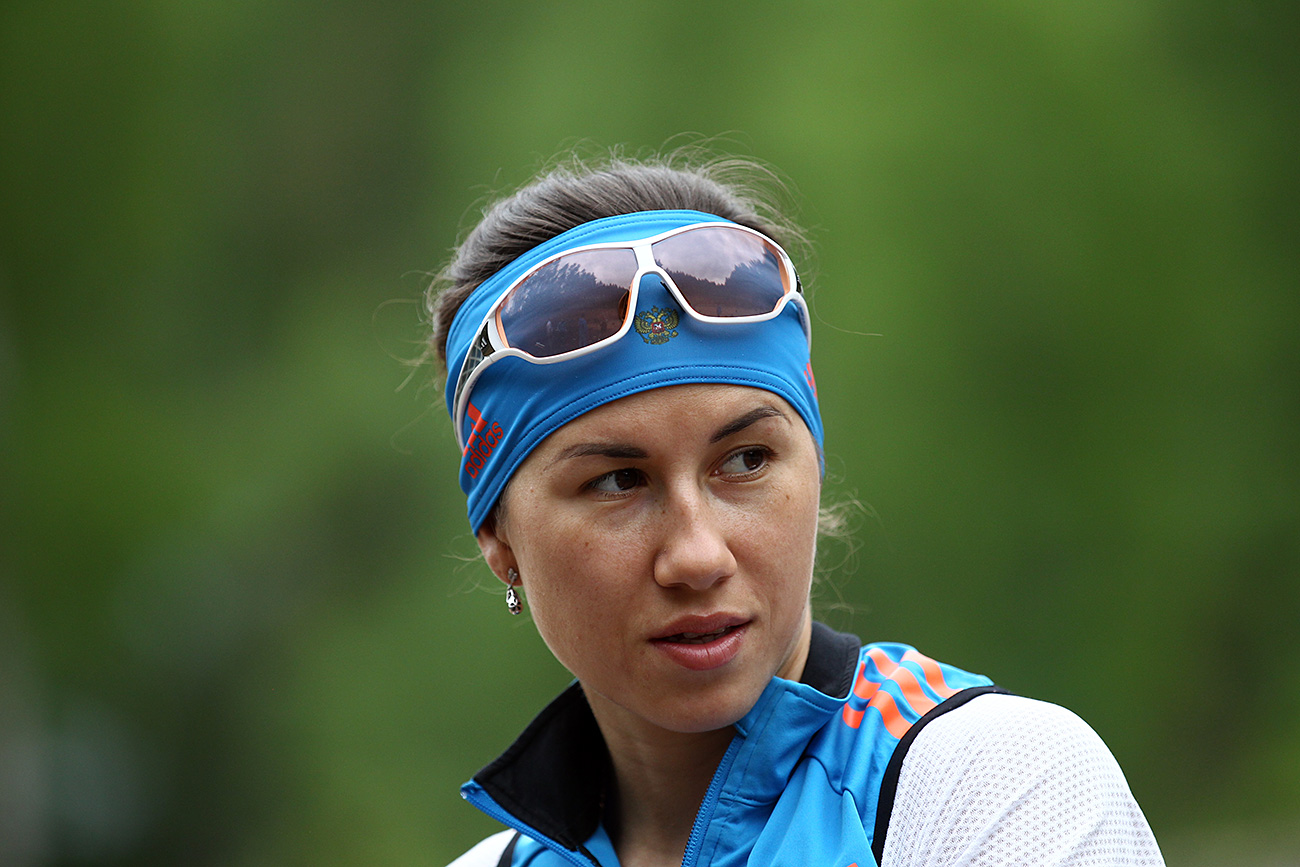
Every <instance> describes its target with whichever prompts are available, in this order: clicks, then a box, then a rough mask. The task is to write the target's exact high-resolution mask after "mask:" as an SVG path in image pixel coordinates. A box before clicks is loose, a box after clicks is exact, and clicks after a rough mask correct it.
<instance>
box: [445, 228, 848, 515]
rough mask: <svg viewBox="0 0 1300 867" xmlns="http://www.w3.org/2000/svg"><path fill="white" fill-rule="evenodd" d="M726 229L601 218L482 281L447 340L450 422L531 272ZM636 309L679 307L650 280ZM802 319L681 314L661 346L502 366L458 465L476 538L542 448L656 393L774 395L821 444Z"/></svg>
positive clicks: (480, 402) (632, 342)
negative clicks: (604, 409)
mask: <svg viewBox="0 0 1300 867" xmlns="http://www.w3.org/2000/svg"><path fill="white" fill-rule="evenodd" d="M720 219H721V218H719V217H715V216H713V215H711V214H704V213H700V212H699V211H642V212H639V213H634V214H622V215H619V216H615V217H605V218H603V219H599V220H593V221H592V222H590V223H584V224H582V225H581V226H577V227H575V228H573V229H570V230H568V231H567V232H564V233H563V234H560V235H556V236H555V237H554V238H551V239H550V240H548V241H546V242H545V243H543V244H541V245H539V246H537V247H534V248H533V249H532V250H529V251H528V252H527V253H524V254H523V255H522V256H520V257H519V258H518V259H515V260H514V261H513V262H511V263H510V264H509V265H507V266H505V267H504V268H502V269H501V270H500V271H498V272H497V273H495V274H493V275H492V276H491V277H489V278H488V279H487V280H484V281H483V283H481V284H480V285H479V286H478V287H477V288H475V289H474V291H473V292H472V293H471V294H470V296H469V298H467V299H466V300H465V302H464V303H463V304H462V305H461V307H460V309H459V310H458V311H457V313H456V316H455V319H454V320H453V321H452V325H451V328H450V329H449V331H448V333H447V370H448V371H449V373H448V376H447V386H446V400H447V411H448V413H454V412H455V407H454V403H455V399H456V395H455V390H456V379H457V374H458V373H459V372H460V368H461V365H462V364H463V363H464V361H465V356H466V355H467V354H468V353H469V350H470V344H471V343H472V341H473V340H474V338H475V337H476V336H477V329H478V328H479V326H480V325H481V323H482V322H483V318H484V317H485V316H486V315H487V313H488V310H489V309H490V308H491V307H492V305H493V304H494V303H495V302H496V301H497V299H498V298H499V297H500V296H501V294H502V293H503V292H504V291H505V290H506V289H507V288H508V287H509V286H510V285H511V284H512V283H513V282H514V281H515V280H516V279H517V278H518V277H519V276H520V275H521V274H523V273H525V272H526V271H527V270H528V269H529V268H531V267H532V266H533V265H535V264H537V263H538V262H540V261H541V260H543V259H545V258H547V257H548V256H552V255H554V254H556V253H559V252H563V251H564V250H568V249H572V248H574V247H579V246H583V245H586V244H601V243H610V242H629V241H639V240H642V239H644V238H650V237H653V236H655V235H657V234H659V233H661V232H666V231H668V230H670V229H676V228H680V227H682V226H689V225H693V224H695V223H705V222H718V221H719V220H720ZM723 222H726V221H723ZM637 307H638V308H639V309H638V311H637V312H638V313H640V312H642V311H649V310H650V308H652V307H657V308H659V309H660V310H668V309H672V310H677V308H678V304H677V301H676V299H675V298H673V296H672V295H671V294H670V293H669V292H668V290H667V288H666V287H664V285H663V283H662V282H661V281H660V279H659V278H658V277H657V276H656V275H654V274H647V275H646V276H645V277H643V278H642V282H641V286H640V297H639V299H638V302H637ZM678 312H679V313H680V311H678ZM801 315H802V314H801V311H800V308H799V307H798V306H797V305H794V304H787V305H786V307H785V309H784V310H782V312H781V313H780V315H778V316H776V317H775V318H773V319H769V320H767V321H765V322H751V323H744V324H734V323H728V324H725V325H720V324H715V323H709V322H701V321H699V320H697V319H694V318H692V317H691V316H689V315H686V314H685V313H681V315H680V316H679V317H678V322H677V325H676V334H675V336H673V337H672V338H670V339H669V340H666V341H663V342H658V343H651V342H650V341H649V339H646V338H643V337H642V336H641V335H640V334H639V333H637V332H636V331H635V330H629V331H628V333H627V334H625V335H623V337H622V338H620V339H619V340H618V341H616V342H615V343H613V344H611V345H609V346H606V347H604V348H602V349H599V350H597V351H595V352H592V353H590V354H588V355H583V356H581V357H578V358H574V359H571V360H567V361H563V362H558V363H555V364H545V365H542V364H533V363H531V362H529V361H527V360H525V359H522V358H517V357H509V358H502V359H500V360H499V361H495V362H494V363H493V364H492V365H491V366H490V367H489V368H487V369H485V370H484V371H483V375H482V376H481V377H480V378H479V380H478V382H477V383H476V384H475V385H474V387H473V393H472V396H471V398H470V400H471V403H473V405H474V408H475V413H476V414H477V416H478V417H479V419H480V421H479V422H478V431H477V435H475V436H472V437H471V434H472V433H474V431H473V430H472V429H473V428H474V427H475V423H476V422H475V419H474V418H473V417H469V416H467V417H466V419H465V431H464V435H465V439H466V440H467V441H468V442H469V447H468V448H467V449H466V450H465V453H464V455H463V456H462V458H461V465H460V486H461V489H462V490H463V491H465V493H466V494H467V495H468V497H469V522H470V526H471V527H472V528H473V530H474V532H476V533H477V532H478V530H479V528H480V527H481V526H482V525H483V522H484V520H486V519H487V517H488V515H489V514H490V513H491V511H492V507H493V506H494V505H495V504H496V501H497V499H498V498H499V497H500V496H501V492H502V491H503V490H504V489H505V486H506V483H507V482H509V481H510V477H511V476H512V475H514V472H515V470H517V469H518V468H519V465H520V464H521V463H522V462H523V460H524V458H526V457H528V455H529V453H530V452H532V450H533V449H535V448H536V447H537V446H538V444H540V443H541V442H542V440H544V439H546V437H548V436H549V435H550V434H552V433H554V432H555V431H556V430H557V429H559V428H560V427H561V426H562V425H564V424H567V423H568V422H570V421H573V420H574V419H575V418H577V417H578V416H580V415H582V414H583V413H586V412H589V411H590V410H592V409H595V408H596V407H598V406H600V405H601V404H604V403H609V402H610V401H612V400H617V399H618V398H620V397H625V396H627V395H629V394H635V393H637V392H641V391H648V390H649V389H652V388H661V387H664V386H668V385H682V384H686V383H729V384H733V385H747V386H751V387H754V388H761V389H765V390H767V391H770V392H772V393H773V394H776V395H779V396H780V397H782V398H784V399H785V400H786V402H787V403H789V404H790V405H791V406H792V407H794V408H795V410H796V411H797V412H798V413H799V415H800V416H802V417H803V420H804V422H805V423H806V424H807V425H808V429H809V430H810V431H812V435H813V437H814V439H816V440H817V444H818V445H819V446H820V445H821V443H822V421H821V414H820V412H819V411H818V409H817V392H816V388H815V386H814V384H813V377H812V366H811V363H810V361H809V355H808V349H809V347H808V340H807V338H806V336H805V332H804V327H803V324H802V323H801V322H800V319H799V317H800V316H801Z"/></svg>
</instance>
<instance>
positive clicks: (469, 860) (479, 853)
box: [447, 828, 515, 867]
mask: <svg viewBox="0 0 1300 867" xmlns="http://www.w3.org/2000/svg"><path fill="white" fill-rule="evenodd" d="M514 836H515V832H514V829H512V828H507V829H505V830H504V831H497V832H496V833H495V834H493V835H492V836H491V837H484V838H483V839H482V840H480V841H479V842H478V843H476V844H475V845H474V848H473V849H470V850H469V851H468V852H466V853H465V854H464V855H461V856H460V857H459V858H457V859H456V860H455V861H452V862H451V863H450V864H448V865H447V867H497V862H498V861H500V860H501V854H502V853H503V852H505V851H506V845H507V844H508V843H509V842H510V838H512V837H514Z"/></svg>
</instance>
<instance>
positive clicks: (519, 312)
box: [498, 250, 636, 358]
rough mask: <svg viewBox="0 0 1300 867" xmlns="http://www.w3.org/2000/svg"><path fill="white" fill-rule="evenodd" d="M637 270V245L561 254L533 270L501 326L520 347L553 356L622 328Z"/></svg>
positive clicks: (516, 290) (516, 291) (503, 307)
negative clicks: (634, 249)
mask: <svg viewBox="0 0 1300 867" xmlns="http://www.w3.org/2000/svg"><path fill="white" fill-rule="evenodd" d="M634 274H636V254H635V253H633V252H632V251H631V250H586V251H583V252H578V253H571V254H569V255H566V256H561V257H560V258H559V259H556V260H555V261H554V262H550V263H548V264H546V265H544V266H542V267H541V268H539V269H538V270H537V271H535V272H533V273H532V274H531V275H529V277H528V279H526V280H524V281H523V282H522V283H520V284H519V285H518V286H516V287H515V288H514V290H513V291H512V292H511V293H510V297H509V298H507V299H506V301H505V303H504V304H502V305H501V310H500V313H499V314H498V315H499V316H500V320H501V329H502V331H503V332H504V334H505V337H506V341H507V342H508V343H509V344H510V345H511V346H513V347H515V348H517V349H522V350H523V351H525V352H527V353H529V354H530V355H533V356H536V357H537V358H548V357H550V356H552V355H559V354H561V353H563V352H569V351H572V350H574V349H581V348H582V347H584V346H590V345H591V344H593V343H596V342H597V341H600V340H604V339H605V338H606V337H610V336H611V335H613V334H615V333H617V332H618V329H619V328H621V327H622V326H623V319H624V317H625V316H626V314H627V294H628V289H629V287H631V285H632V276H633V275H634Z"/></svg>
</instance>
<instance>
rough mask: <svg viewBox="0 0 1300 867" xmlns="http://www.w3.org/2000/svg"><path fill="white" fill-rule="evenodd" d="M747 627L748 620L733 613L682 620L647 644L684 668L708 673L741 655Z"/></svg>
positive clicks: (675, 622)
mask: <svg viewBox="0 0 1300 867" xmlns="http://www.w3.org/2000/svg"><path fill="white" fill-rule="evenodd" d="M749 624H750V621H749V619H748V618H745V617H741V616H739V615H735V614H711V615H704V616H690V617H683V618H681V619H679V620H675V621H673V622H672V623H671V624H669V625H668V626H666V627H665V628H663V629H662V630H660V631H659V632H658V633H656V634H655V635H654V636H652V637H651V639H650V643H651V644H652V645H654V647H655V648H656V649H658V650H659V651H660V652H661V653H663V654H664V655H665V656H666V657H667V658H668V659H670V660H671V661H672V662H674V663H676V664H677V665H680V666H681V667H683V668H686V669H690V670H692V671H708V670H711V669H715V668H720V667H721V666H723V665H726V664H727V663H728V662H730V661H731V660H732V659H734V658H735V657H736V655H737V654H738V653H740V650H741V646H742V645H743V644H744V640H745V635H746V633H747V632H748V631H749Z"/></svg>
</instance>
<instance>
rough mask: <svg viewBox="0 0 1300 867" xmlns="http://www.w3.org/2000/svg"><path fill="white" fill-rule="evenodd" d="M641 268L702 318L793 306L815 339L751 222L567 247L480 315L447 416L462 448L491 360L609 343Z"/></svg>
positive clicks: (582, 351)
mask: <svg viewBox="0 0 1300 867" xmlns="http://www.w3.org/2000/svg"><path fill="white" fill-rule="evenodd" d="M646 274H657V275H658V276H659V277H660V278H661V279H662V280H663V283H664V285H665V286H666V287H667V289H668V291H669V292H670V293H672V295H673V297H675V298H676V299H677V300H678V302H680V303H681V305H682V307H683V308H684V309H685V311H686V312H687V313H688V314H689V315H690V316H692V317H694V318H695V319H698V320H700V321H701V322H713V323H719V324H733V323H734V324H742V323H748V322H763V321H765V320H768V319H772V318H774V317H776V316H778V315H779V314H780V313H781V311H782V310H784V309H785V306H786V304H788V303H794V304H796V305H798V307H799V309H800V321H801V323H802V324H803V328H804V334H805V336H807V337H808V340H809V342H811V341H812V332H811V327H810V326H809V323H808V307H807V303H806V302H805V301H804V298H803V287H802V286H800V284H799V278H798V276H797V275H796V274H795V271H794V265H793V264H791V262H790V257H789V256H787V255H786V253H785V251H784V250H782V249H781V248H780V246H778V245H777V243H776V242H775V241H773V240H772V239H770V238H768V237H767V236H766V235H763V234H762V233H760V232H756V231H754V230H753V229H750V228H747V227H745V226H741V225H737V224H735V223H695V224H693V225H690V226H682V227H680V228H676V229H672V230H670V231H667V232H663V233H662V234H659V235H654V236H652V237H650V238H644V239H642V240H639V241H627V242H618V243H608V244H591V245H588V246H584V247H574V248H572V249H569V250H565V251H563V252H561V253H556V254H555V255H554V256H550V257H548V258H546V259H543V260H542V261H541V262H538V263H537V264H536V265H534V266H533V267H531V268H529V269H528V271H526V272H525V273H524V274H522V275H521V276H520V277H518V278H517V279H516V280H515V281H514V282H513V283H511V284H510V286H509V288H507V289H506V291H505V292H503V293H502V294H501V297H500V298H499V299H497V301H496V303H494V304H493V305H492V307H491V308H490V309H489V310H488V312H487V314H486V315H485V316H484V317H483V323H482V325H481V326H480V328H479V331H478V336H477V337H475V338H474V341H473V343H471V344H470V349H469V352H468V354H467V355H466V356H465V361H464V363H463V364H461V367H460V375H459V376H458V377H457V380H456V390H455V392H454V394H455V404H454V405H455V414H454V416H453V418H454V420H455V428H456V439H457V442H458V443H459V444H460V447H461V448H462V449H464V448H465V445H466V444H465V435H464V433H463V429H464V424H465V413H466V411H467V408H468V407H469V394H470V391H471V390H472V389H473V387H474V383H475V382H477V381H478V378H479V377H480V376H482V375H483V371H484V370H486V369H487V368H488V366H489V365H491V364H492V362H494V361H497V360H498V359H501V358H508V357H511V356H514V357H518V358H523V359H524V360H526V361H529V362H532V363H533V364H554V363H556V362H560V361H568V360H569V359H573V358H578V357H580V356H583V355H586V354H588V353H591V352H595V351H596V350H598V349H600V348H602V347H604V346H608V345H609V344H611V343H614V342H615V341H617V340H618V339H619V338H621V337H622V336H623V335H624V334H626V333H627V332H628V330H629V329H630V328H631V327H632V323H633V320H634V319H635V318H636V302H637V295H638V292H639V286H640V283H641V278H642V277H643V276H645V275H646Z"/></svg>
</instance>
